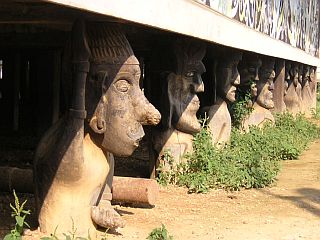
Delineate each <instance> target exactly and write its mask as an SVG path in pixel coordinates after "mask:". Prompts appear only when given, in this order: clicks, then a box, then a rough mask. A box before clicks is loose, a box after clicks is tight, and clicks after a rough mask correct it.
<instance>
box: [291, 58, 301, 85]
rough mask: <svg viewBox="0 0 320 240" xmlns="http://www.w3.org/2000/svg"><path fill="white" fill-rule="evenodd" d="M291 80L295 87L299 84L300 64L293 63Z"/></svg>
mask: <svg viewBox="0 0 320 240" xmlns="http://www.w3.org/2000/svg"><path fill="white" fill-rule="evenodd" d="M289 74H290V79H291V81H292V82H293V84H294V86H295V87H296V86H297V85H298V82H299V64H298V63H296V62H295V63H292V64H291V68H290V70H289Z"/></svg>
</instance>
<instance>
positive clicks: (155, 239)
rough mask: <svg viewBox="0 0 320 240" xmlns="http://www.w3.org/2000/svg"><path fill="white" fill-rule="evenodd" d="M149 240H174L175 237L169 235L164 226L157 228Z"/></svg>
mask: <svg viewBox="0 0 320 240" xmlns="http://www.w3.org/2000/svg"><path fill="white" fill-rule="evenodd" d="M147 239H148V240H173V236H170V235H169V234H168V231H167V229H166V227H165V225H164V224H162V226H161V227H160V228H155V229H153V230H152V232H151V233H150V234H149V236H148V237H147Z"/></svg>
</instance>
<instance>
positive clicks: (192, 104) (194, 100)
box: [185, 94, 200, 111]
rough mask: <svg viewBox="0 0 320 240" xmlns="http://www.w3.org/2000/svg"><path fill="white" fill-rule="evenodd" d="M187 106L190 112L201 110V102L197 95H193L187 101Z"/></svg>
mask: <svg viewBox="0 0 320 240" xmlns="http://www.w3.org/2000/svg"><path fill="white" fill-rule="evenodd" d="M188 100H189V101H188ZM185 105H186V106H187V108H188V109H189V110H194V111H198V110H199V108H200V100H199V98H198V96H197V95H196V94H193V95H191V96H190V97H189V98H188V99H187V101H186V102H185Z"/></svg>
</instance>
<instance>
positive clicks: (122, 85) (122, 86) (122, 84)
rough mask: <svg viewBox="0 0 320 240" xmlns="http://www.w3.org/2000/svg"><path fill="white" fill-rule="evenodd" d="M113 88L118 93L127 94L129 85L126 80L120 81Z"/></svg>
mask: <svg viewBox="0 0 320 240" xmlns="http://www.w3.org/2000/svg"><path fill="white" fill-rule="evenodd" d="M114 86H115V87H116V89H117V90H118V91H119V92H127V91H128V90H129V88H130V83H129V82H128V81H127V80H124V79H120V80H118V81H117V82H116V83H115V84H114Z"/></svg>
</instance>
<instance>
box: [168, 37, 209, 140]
mask: <svg viewBox="0 0 320 240" xmlns="http://www.w3.org/2000/svg"><path fill="white" fill-rule="evenodd" d="M174 53H175V57H176V68H175V71H174V72H172V73H170V74H169V76H168V78H167V86H166V89H165V90H166V91H167V96H165V99H166V102H167V103H164V109H163V111H162V115H163V120H164V121H163V122H164V126H165V127H166V128H172V127H174V128H175V129H177V130H179V131H182V132H185V133H190V134H193V133H196V132H199V131H200V128H201V126H200V123H199V122H198V119H197V116H196V113H197V111H198V110H199V107H200V101H199V98H198V96H197V93H199V92H203V91H204V84H203V82H202V78H201V74H203V73H204V72H205V66H204V65H203V63H202V58H203V57H204V55H205V45H203V44H201V43H199V42H198V41H195V40H191V39H179V40H177V41H176V43H175V45H174Z"/></svg>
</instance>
